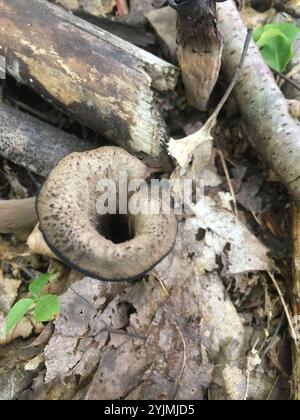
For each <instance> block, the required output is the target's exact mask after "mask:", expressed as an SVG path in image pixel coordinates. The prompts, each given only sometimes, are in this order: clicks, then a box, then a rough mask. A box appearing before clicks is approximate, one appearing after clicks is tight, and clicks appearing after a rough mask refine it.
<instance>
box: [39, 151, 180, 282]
mask: <svg viewBox="0 0 300 420" xmlns="http://www.w3.org/2000/svg"><path fill="white" fill-rule="evenodd" d="M121 171H122V172H123V173H126V175H127V179H128V181H131V180H135V179H146V178H147V177H148V175H149V170H148V168H147V166H146V165H145V164H144V163H142V162H141V161H140V160H139V159H137V158H136V157H133V156H132V155H130V154H129V153H128V152H126V151H125V150H123V149H121V148H118V147H111V146H108V147H101V148H99V149H96V150H92V151H88V152H83V153H73V154H71V155H68V156H67V157H65V158H63V159H62V160H61V161H60V162H59V164H58V165H57V166H56V168H55V169H54V170H53V171H52V172H51V174H50V176H49V177H48V179H47V181H46V182H45V184H44V186H43V188H42V190H41V192H40V194H39V196H38V199H37V205H36V207H37V213H38V217H39V221H40V229H41V232H42V234H43V236H44V239H45V241H46V243H47V244H48V246H49V247H50V249H51V250H52V251H53V252H54V254H56V255H57V256H58V257H59V258H60V259H61V260H62V261H64V262H66V263H67V264H68V265H70V266H71V267H72V268H74V269H76V270H77V271H80V272H83V273H84V274H86V275H89V276H91V277H94V278H97V279H100V280H106V281H125V280H134V279H138V278H140V277H141V276H142V275H143V274H145V273H147V272H148V271H150V270H151V269H152V268H153V267H154V266H155V265H156V264H157V263H158V262H159V261H160V260H162V259H163V258H164V257H165V256H166V255H167V254H168V253H169V251H170V250H171V249H172V247H173V245H174V243H175V239H176V233H177V221H176V218H175V216H174V215H173V214H162V213H160V214H151V213H150V214H137V215H130V214H129V215H128V216H121V215H99V214H98V212H97V208H96V202H97V198H98V197H99V193H98V192H97V185H98V182H99V181H100V180H102V179H104V178H106V179H109V180H111V181H113V182H115V184H116V185H117V186H118V182H119V173H120V172H121ZM117 192H118V191H117ZM116 230H117V232H114V233H115V234H116V233H117V235H119V236H121V237H122V235H123V238H120V237H119V238H118V239H117V240H116V238H113V236H114V234H113V233H112V232H111V231H116ZM124 238H125V239H124Z"/></svg>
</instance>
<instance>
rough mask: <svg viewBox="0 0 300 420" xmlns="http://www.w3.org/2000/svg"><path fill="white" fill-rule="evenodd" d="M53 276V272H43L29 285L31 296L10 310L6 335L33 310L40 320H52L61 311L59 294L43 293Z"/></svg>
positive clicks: (36, 317)
mask: <svg viewBox="0 0 300 420" xmlns="http://www.w3.org/2000/svg"><path fill="white" fill-rule="evenodd" d="M52 277H53V274H52V273H47V274H42V275H41V276H39V277H38V278H36V279H34V280H33V281H32V282H31V283H30V285H29V288H28V289H29V292H30V294H29V297H27V298H24V299H20V300H19V301H18V302H17V303H16V304H15V305H14V306H13V307H12V308H11V310H10V311H9V313H8V315H7V319H6V324H5V335H6V336H7V335H8V334H9V333H10V331H11V330H12V329H13V328H14V327H15V326H16V325H17V324H18V323H19V322H20V321H21V320H22V318H23V317H24V316H25V315H26V314H27V313H28V312H29V311H32V310H33V316H34V319H35V320H36V321H38V322H47V321H51V320H52V319H53V318H54V317H55V316H56V315H57V314H58V313H59V311H60V304H59V298H58V296H55V295H51V294H42V291H43V289H44V287H45V286H46V285H47V284H48V283H49V281H50V280H51V278H52Z"/></svg>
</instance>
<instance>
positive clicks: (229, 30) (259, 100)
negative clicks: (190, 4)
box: [218, 0, 300, 198]
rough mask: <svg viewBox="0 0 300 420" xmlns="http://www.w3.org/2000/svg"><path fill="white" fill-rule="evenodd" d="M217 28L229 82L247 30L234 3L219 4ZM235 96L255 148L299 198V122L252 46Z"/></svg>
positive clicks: (256, 50)
mask: <svg viewBox="0 0 300 420" xmlns="http://www.w3.org/2000/svg"><path fill="white" fill-rule="evenodd" d="M218 13H219V26H220V30H221V33H222V34H223V37H224V44H225V45H224V53H223V65H224V69H225V70H226V72H227V76H228V79H229V80H231V78H232V75H233V73H234V71H235V68H236V66H237V65H238V63H239V60H240V57H241V54H242V50H243V45H244V40H245V38H246V33H247V28H246V27H245V26H244V24H243V22H242V20H241V18H240V15H239V13H238V11H237V9H236V6H235V4H234V1H233V0H229V1H226V2H224V3H219V5H218ZM235 96H236V99H237V101H238V104H239V108H240V110H241V114H242V117H243V120H244V122H245V124H246V126H247V130H248V131H249V133H250V136H251V140H252V142H253V145H254V147H255V148H256V149H257V150H258V151H259V152H260V153H261V155H262V156H263V157H264V158H265V159H266V161H267V162H269V164H270V165H271V166H272V167H273V168H274V170H275V171H276V172H277V173H278V174H279V175H280V176H281V178H282V180H283V181H284V183H285V184H286V186H287V187H288V188H289V190H290V191H291V193H293V194H294V196H295V197H296V198H300V123H299V122H298V121H297V120H296V119H295V118H293V117H292V116H291V115H290V113H289V107H288V103H287V101H286V99H285V97H284V96H283V94H282V93H281V91H280V89H279V88H278V86H277V85H276V83H275V80H274V77H273V75H272V72H271V71H270V70H269V68H268V67H267V65H266V64H265V62H264V60H263V58H262V56H261V54H260V52H259V50H258V48H257V47H256V45H255V44H254V43H252V44H251V46H250V48H249V52H248V56H247V58H246V61H245V65H244V67H243V70H242V72H241V77H240V80H239V82H238V84H237V86H236V88H235Z"/></svg>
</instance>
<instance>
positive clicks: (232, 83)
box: [210, 29, 253, 119]
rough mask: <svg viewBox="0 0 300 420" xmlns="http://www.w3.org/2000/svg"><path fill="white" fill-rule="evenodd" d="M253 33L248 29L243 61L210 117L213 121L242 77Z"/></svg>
mask: <svg viewBox="0 0 300 420" xmlns="http://www.w3.org/2000/svg"><path fill="white" fill-rule="evenodd" d="M252 32H253V30H252V29H248V31H247V36H246V39H245V44H244V49H243V53H242V56H241V60H240V62H239V65H238V66H237V68H236V70H235V73H234V75H233V78H232V80H231V82H230V85H229V86H228V88H227V90H226V92H225V94H224V96H223V98H222V99H221V100H220V102H219V103H218V105H217V107H216V109H215V110H214V112H213V113H212V115H211V117H210V118H211V119H212V118H217V116H218V115H219V113H220V111H221V109H222V108H223V106H224V104H225V102H226V101H227V99H228V98H229V96H230V94H231V92H232V91H233V89H234V87H235V85H236V82H237V81H238V79H239V77H240V73H241V70H242V68H243V65H244V62H245V59H246V57H247V53H248V49H249V46H250V42H251V39H252Z"/></svg>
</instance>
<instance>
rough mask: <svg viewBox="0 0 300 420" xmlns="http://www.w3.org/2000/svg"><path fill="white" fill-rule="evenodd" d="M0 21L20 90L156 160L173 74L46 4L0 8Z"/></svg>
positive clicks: (3, 0)
mask: <svg viewBox="0 0 300 420" xmlns="http://www.w3.org/2000/svg"><path fill="white" fill-rule="evenodd" d="M0 20H1V30H0V48H1V50H2V53H3V54H4V55H5V58H6V61H7V69H8V72H9V73H10V74H11V75H12V76H14V77H15V78H16V79H17V80H18V81H19V82H23V83H25V84H27V85H30V86H31V87H32V88H34V89H35V90H36V91H38V92H39V93H40V94H42V95H44V96H45V97H46V98H47V99H48V100H50V101H53V103H54V104H55V105H56V106H58V107H59V108H61V109H63V110H65V111H66V112H68V113H70V114H71V115H73V116H74V117H75V118H76V119H78V120H79V121H81V122H83V123H84V124H86V125H87V126H89V127H91V128H92V129H94V130H96V131H98V132H99V133H101V134H103V135H104V136H106V137H107V138H108V139H109V140H111V141H113V142H115V143H117V144H119V145H121V146H122V147H125V148H127V149H130V150H132V151H134V152H144V153H146V154H148V155H151V156H158V155H159V151H160V146H161V143H162V142H164V141H165V140H166V139H167V134H166V129H165V124H164V120H163V117H162V114H161V112H160V108H163V107H164V105H165V104H166V103H167V102H168V92H169V91H172V90H174V88H175V86H176V79H177V69H176V67H174V66H173V65H171V64H169V63H167V62H165V61H162V60H161V59H159V58H157V57H155V56H153V55H151V54H149V53H148V52H146V51H143V50H141V49H139V48H137V47H135V46H133V45H131V44H130V43H128V42H126V41H124V40H122V39H120V38H118V37H116V36H114V35H112V34H110V33H108V32H106V31H104V30H102V29H99V28H97V27H96V26H94V25H92V24H91V23H88V22H85V21H84V20H82V19H80V18H78V17H76V16H74V15H72V14H70V13H68V12H66V11H64V10H63V9H61V8H59V7H58V6H55V5H53V4H50V3H49V2H47V1H46V0H26V1H25V0H14V1H11V0H0ZM158 103H159V104H160V105H159V106H158Z"/></svg>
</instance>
